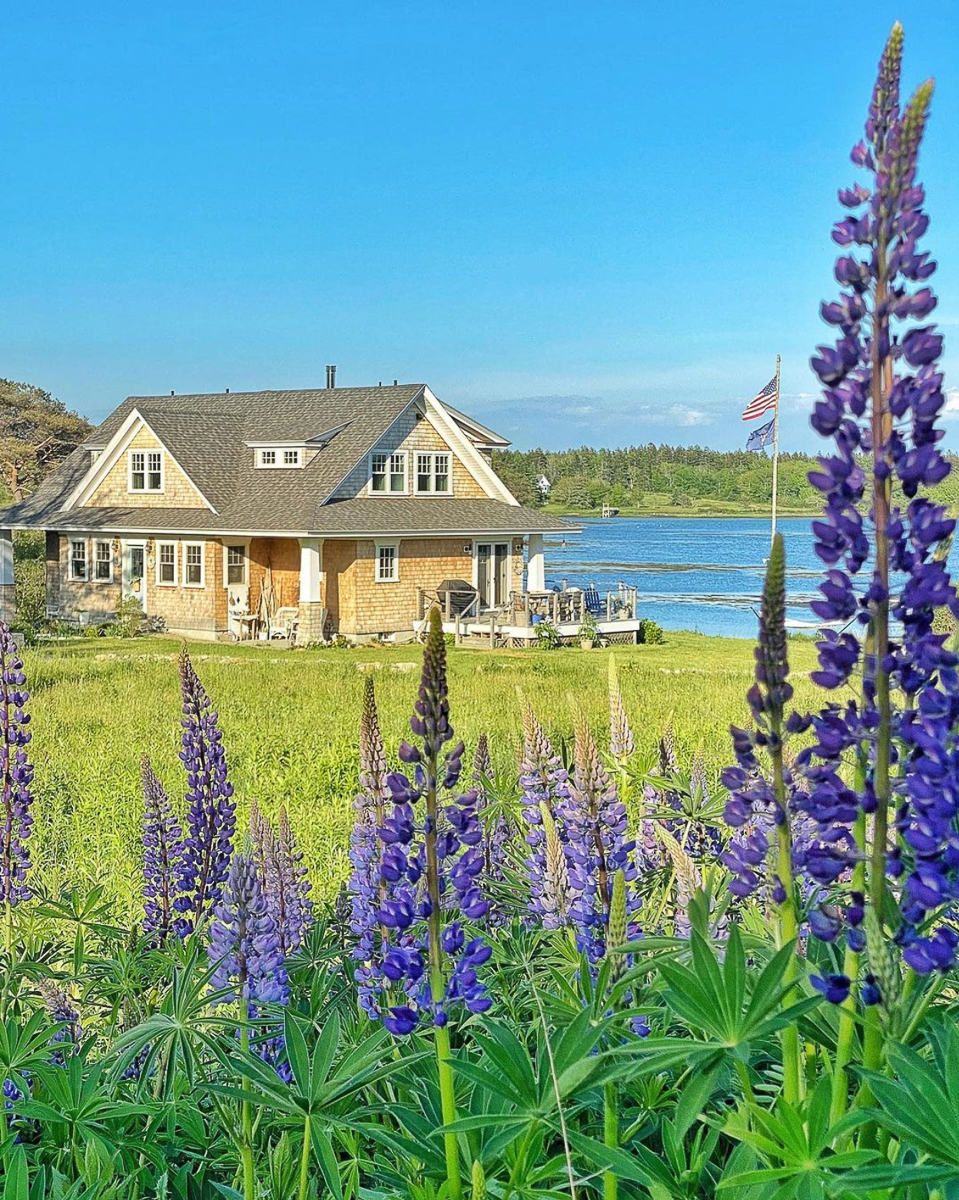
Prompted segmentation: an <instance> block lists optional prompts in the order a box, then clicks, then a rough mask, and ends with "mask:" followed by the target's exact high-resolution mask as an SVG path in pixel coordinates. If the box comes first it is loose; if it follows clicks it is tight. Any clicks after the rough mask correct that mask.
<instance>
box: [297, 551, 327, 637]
mask: <svg viewBox="0 0 959 1200" xmlns="http://www.w3.org/2000/svg"><path fill="white" fill-rule="evenodd" d="M299 541H300V605H299V614H298V620H299V624H298V626H297V631H296V640H297V644H298V645H301V646H304V645H306V644H307V643H309V642H319V641H322V640H323V606H322V601H323V539H322V538H300V539H299Z"/></svg>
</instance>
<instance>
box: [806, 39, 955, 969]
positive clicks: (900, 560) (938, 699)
mask: <svg viewBox="0 0 959 1200" xmlns="http://www.w3.org/2000/svg"><path fill="white" fill-rule="evenodd" d="M901 55H902V29H901V27H900V26H898V25H897V26H895V28H894V29H893V32H892V35H891V36H890V39H889V42H888V43H887V46H886V49H885V51H884V53H883V57H882V60H881V62H880V67H879V76H878V80H877V84H876V88H875V90H874V93H873V99H872V103H871V105H870V110H869V117H868V121H867V124H866V138H865V140H864V141H863V142H861V143H859V145H858V146H857V147H855V148H854V151H853V155H852V157H853V162H854V163H855V164H856V165H857V166H859V167H862V168H865V169H866V170H867V171H868V172H869V173H870V174H871V176H872V180H871V187H868V188H866V187H857V188H856V189H854V190H852V191H848V192H843V193H841V194H840V200H841V202H842V203H843V204H844V206H846V207H847V208H849V209H851V210H861V211H860V212H859V213H858V214H855V215H853V216H851V217H847V218H844V219H843V221H841V222H840V223H839V225H837V228H836V232H835V234H834V237H835V239H836V241H837V242H839V243H840V244H841V245H845V246H849V247H851V250H850V253H848V254H847V255H845V256H844V257H843V258H841V259H840V260H839V262H838V263H837V267H836V278H837V280H838V281H839V282H840V283H841V284H844V285H847V286H848V287H849V288H850V289H851V290H850V291H848V292H844V293H843V294H842V296H841V297H840V300H839V302H838V303H837V304H835V305H827V306H826V307H825V308H824V315H826V316H827V320H828V321H829V322H830V323H831V324H832V325H834V326H836V327H837V328H838V340H837V342H836V345H835V347H820V350H819V353H818V355H817V357H816V358H814V359H813V363H812V366H813V369H814V370H815V371H816V372H817V374H818V375H819V377H820V379H821V380H822V382H823V385H824V391H823V398H822V399H821V400H820V401H819V402H818V403H817V404H816V407H815V411H814V414H813V418H812V423H813V427H814V428H815V429H816V430H817V431H818V432H819V433H821V434H822V435H823V436H824V437H829V438H831V439H832V440H833V442H834V452H833V453H832V454H830V455H824V456H823V457H822V458H821V459H820V469H819V470H818V471H816V472H813V473H812V475H811V476H810V480H811V482H812V483H813V485H814V487H816V488H817V489H818V490H819V491H820V492H822V494H823V500H824V515H823V519H822V520H820V521H817V522H815V523H814V525H813V532H814V534H815V537H816V550H817V553H818V554H819V557H820V558H821V559H822V561H823V562H824V563H825V564H826V566H827V567H828V568H829V569H828V571H827V573H826V577H825V579H824V582H823V584H822V586H821V589H820V590H821V593H822V599H821V600H820V601H818V602H817V603H816V605H815V610H816V612H817V614H818V615H819V616H820V617H822V618H823V619H824V620H843V621H848V620H850V619H851V618H854V619H855V620H856V621H858V622H859V623H860V624H861V625H862V627H863V628H864V629H865V630H866V631H867V633H866V636H865V638H864V639H863V640H862V641H860V640H859V639H857V638H855V637H853V636H852V635H851V634H848V633H838V634H837V633H832V634H830V635H828V636H826V637H824V638H823V639H822V640H821V642H820V644H819V671H818V672H817V673H816V675H815V676H814V678H815V679H816V681H817V682H819V683H820V684H821V685H822V686H824V687H827V688H837V687H839V686H840V685H842V684H844V683H845V682H846V681H847V680H848V679H850V677H851V675H852V673H853V671H854V670H856V669H857V668H859V667H861V669H862V675H863V686H862V695H861V698H859V699H856V700H851V699H850V700H845V701H843V702H840V703H836V704H832V705H830V706H828V707H827V708H826V709H824V710H823V712H821V713H820V714H818V716H816V717H815V718H814V719H813V723H812V728H813V732H814V736H815V741H814V744H813V745H812V746H810V747H809V748H808V749H807V750H806V751H804V752H803V754H802V755H801V756H800V762H802V763H803V764H804V765H805V767H806V769H807V775H808V777H809V780H810V785H811V786H810V807H809V811H810V814H811V815H812V816H814V817H820V816H829V817H831V818H832V820H833V821H834V823H835V826H836V827H837V828H838V826H840V825H843V824H845V825H847V826H851V825H852V823H853V822H854V821H855V820H856V818H857V816H858V814H859V813H860V812H865V813H866V814H867V817H868V819H869V822H870V826H871V832H870V843H871V845H872V847H873V853H872V856H871V862H870V870H869V891H870V905H871V906H872V907H873V908H874V909H878V910H880V911H883V912H884V911H885V910H884V906H883V903H882V901H883V895H884V893H885V892H886V891H887V890H892V892H893V894H894V895H896V897H897V899H898V901H899V927H898V929H896V930H895V939H896V941H897V942H898V943H899V944H900V945H901V946H902V947H903V957H904V958H905V959H906V961H907V963H909V964H910V965H913V966H914V967H915V969H916V970H918V971H920V972H924V971H931V970H944V969H948V967H949V966H950V965H951V964H952V963H953V961H954V955H955V946H954V945H950V943H951V942H952V941H953V937H952V930H951V928H950V926H949V925H945V924H943V923H942V922H943V921H944V920H948V919H950V917H951V916H952V915H953V914H954V913H955V909H956V903H957V900H959V830H957V818H959V753H957V751H959V745H957V738H956V727H957V722H959V676H957V667H959V660H957V658H956V656H955V654H954V653H953V652H952V651H951V649H949V648H948V647H947V638H946V635H944V634H941V633H938V632H936V629H935V626H934V616H935V612H936V610H937V608H940V607H943V606H946V607H949V608H950V609H951V610H952V611H953V613H959V602H957V598H956V592H955V587H954V584H953V582H952V580H951V578H950V575H949V572H948V571H947V569H946V565H945V555H944V554H943V553H942V548H943V546H944V545H945V544H946V543H947V541H948V539H949V538H951V536H952V534H953V531H954V527H955V523H954V521H953V520H952V519H951V518H949V517H948V516H947V514H946V511H945V509H944V508H943V507H942V506H940V505H937V504H935V503H933V502H932V501H931V500H930V499H929V498H928V497H927V496H924V495H922V494H921V491H922V489H926V488H929V487H932V486H934V485H935V484H937V483H939V482H940V481H941V480H942V479H944V478H945V476H946V474H947V473H948V471H949V469H950V468H949V463H948V461H947V460H946V458H945V457H944V455H943V453H942V450H941V448H940V442H941V438H942V430H941V429H940V428H939V427H938V425H937V423H938V420H939V418H940V416H941V413H942V409H943V405H944V403H945V396H944V393H943V376H942V373H941V372H940V371H939V370H938V369H937V365H936V360H937V359H938V357H939V355H940V354H941V351H942V338H941V336H940V335H939V333H938V332H937V331H936V329H935V327H934V326H933V325H929V324H923V325H918V326H912V327H908V328H906V329H904V330H901V331H897V325H896V324H895V323H899V322H907V321H924V320H925V319H926V318H927V317H928V316H929V314H930V313H931V312H932V311H933V309H934V307H935V305H936V298H935V296H934V294H933V292H932V290H931V288H930V287H929V286H928V285H927V281H928V279H929V278H930V276H931V275H932V274H933V272H934V271H935V263H934V262H932V261H931V260H930V258H929V255H928V253H927V252H925V251H921V250H920V249H919V241H920V239H921V238H922V236H923V234H924V233H925V232H926V229H927V227H928V223H929V221H928V217H927V215H926V214H925V212H924V211H923V204H924V200H925V193H924V190H923V188H922V186H921V185H920V184H918V183H917V180H916V166H917V156H918V150H919V145H920V142H921V140H922V135H923V132H924V129H925V123H926V118H927V114H928V108H929V102H930V99H931V95H932V84H931V82H928V83H925V84H923V85H922V86H921V87H920V88H919V89H918V90H917V91H916V93H915V95H914V96H913V97H912V99H911V100H910V101H909V102H908V104H906V105H905V107H902V106H901V104H900V99H899V78H900V62H901ZM859 247H861V251H859V253H861V255H862V257H861V258H860V257H857V248H859ZM915 285H919V286H915ZM864 456H865V462H866V470H864V469H863V466H862V465H861V464H862V462H863V458H864ZM894 481H895V482H896V483H897V484H898V489H900V490H901V493H902V496H903V498H904V503H903V504H902V505H901V506H900V505H899V504H898V503H897V502H896V499H895V496H896V492H895V491H894V488H893V483H894ZM861 507H862V508H866V509H868V515H866V516H863V515H862V513H861V511H860V508H861ZM871 546H872V547H873V548H874V553H873V554H872V561H869V555H870V547H871ZM891 621H895V622H897V623H898V625H899V626H900V627H901V630H902V633H901V636H898V637H894V636H892V635H891ZM897 692H898V693H900V694H901V695H902V696H904V697H906V702H905V703H904V704H902V705H901V706H898V707H897V703H896V700H897ZM860 747H865V754H866V764H865V766H866V769H865V771H864V772H863V775H864V778H865V783H864V784H863V786H862V787H861V788H860V789H859V790H858V791H857V792H852V791H851V790H850V789H849V787H848V785H847V783H846V782H845V780H846V778H847V774H848V773H847V772H846V771H845V770H844V768H845V764H846V762H847V761H848V760H849V759H851V758H852V757H853V756H854V755H855V754H856V753H857V752H859V749H860ZM891 835H892V836H891ZM818 865H819V866H820V868H822V867H823V866H824V857H823V856H822V855H820V856H819V859H818ZM855 907H856V906H855V905H853V906H852V908H853V910H854V911H855ZM943 935H945V936H943Z"/></svg>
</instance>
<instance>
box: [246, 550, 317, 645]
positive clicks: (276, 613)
mask: <svg viewBox="0 0 959 1200" xmlns="http://www.w3.org/2000/svg"><path fill="white" fill-rule="evenodd" d="M223 546H224V583H225V585H226V586H225V590H226V593H227V614H226V615H227V630H228V632H229V635H230V636H231V637H232V638H234V639H236V640H240V641H247V640H261V641H271V640H273V639H275V638H277V637H280V638H286V639H288V640H289V642H290V644H291V645H292V644H294V643H298V644H303V643H305V642H311V641H321V640H323V637H324V631H325V625H326V609H325V608H324V603H323V602H324V591H325V581H324V575H323V569H322V546H323V541H322V539H321V538H292V537H289V538H284V537H253V538H250V539H249V541H246V542H233V541H224V543H223Z"/></svg>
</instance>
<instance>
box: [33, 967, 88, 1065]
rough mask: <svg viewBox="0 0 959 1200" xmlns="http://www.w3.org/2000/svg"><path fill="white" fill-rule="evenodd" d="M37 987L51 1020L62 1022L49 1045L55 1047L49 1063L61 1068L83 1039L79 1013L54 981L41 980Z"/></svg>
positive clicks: (48, 979)
mask: <svg viewBox="0 0 959 1200" xmlns="http://www.w3.org/2000/svg"><path fill="white" fill-rule="evenodd" d="M37 987H38V989H39V991H40V995H41V997H42V998H43V1004H44V1007H45V1008H46V1010H47V1012H48V1013H49V1014H50V1017H51V1019H52V1020H54V1021H57V1022H63V1028H62V1029H58V1030H57V1032H56V1033H55V1034H54V1035H53V1037H52V1038H51V1039H50V1044H51V1045H54V1046H56V1049H55V1050H54V1052H53V1055H52V1057H51V1060H50V1061H51V1062H52V1063H53V1064H54V1065H55V1066H60V1067H62V1066H63V1063H64V1061H65V1057H66V1055H67V1054H70V1053H73V1051H75V1050H76V1049H77V1047H78V1046H79V1045H80V1042H81V1041H82V1039H83V1030H82V1028H81V1027H80V1013H79V1012H78V1011H77V1008H76V1005H75V1004H74V1003H73V1000H72V999H71V998H70V996H69V995H68V993H67V992H66V990H65V989H64V988H63V987H62V986H61V985H60V984H59V983H57V981H56V980H55V979H50V978H49V977H47V978H44V979H41V980H40V981H39V982H38V984H37Z"/></svg>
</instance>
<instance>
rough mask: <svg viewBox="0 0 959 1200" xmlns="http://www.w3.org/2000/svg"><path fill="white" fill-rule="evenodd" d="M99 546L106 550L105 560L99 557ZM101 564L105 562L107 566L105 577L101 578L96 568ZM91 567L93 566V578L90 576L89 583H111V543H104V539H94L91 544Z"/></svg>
mask: <svg viewBox="0 0 959 1200" xmlns="http://www.w3.org/2000/svg"><path fill="white" fill-rule="evenodd" d="M101 546H106V548H107V557H106V558H105V559H103V558H101V557H100V547H101ZM102 562H106V564H107V573H106V575H103V576H101V575H99V574H98V573H97V568H98V567H99V566H100V564H101V563H102ZM92 566H93V576H92V580H91V582H93V583H113V543H112V542H109V541H106V540H105V539H104V538H96V539H95V541H94V543H93V559H92Z"/></svg>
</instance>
